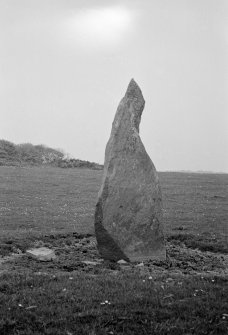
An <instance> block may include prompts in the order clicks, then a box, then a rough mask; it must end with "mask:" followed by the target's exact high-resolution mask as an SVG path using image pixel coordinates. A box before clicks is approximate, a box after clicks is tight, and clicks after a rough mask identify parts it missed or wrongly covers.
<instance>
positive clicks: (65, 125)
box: [0, 0, 228, 172]
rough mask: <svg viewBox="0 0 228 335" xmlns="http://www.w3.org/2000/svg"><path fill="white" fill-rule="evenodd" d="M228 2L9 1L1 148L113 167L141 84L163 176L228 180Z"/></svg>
mask: <svg viewBox="0 0 228 335" xmlns="http://www.w3.org/2000/svg"><path fill="white" fill-rule="evenodd" d="M227 18H228V1H227V0H224V1H223V0H162V1H161V0H121V1H118V0H105V1H102V0H86V1H82V0H20V1H19V0H0V138H3V139H7V140H9V141H12V142H14V143H25V142H26V143H27V142H30V143H33V144H45V145H48V146H51V147H54V148H62V149H63V150H64V151H65V152H67V153H69V154H70V155H71V156H73V157H74V158H80V159H86V160H90V161H95V162H100V163H103V160H104V150H105V146H106V143H107V140H108V138H109V135H110V131H111V124H112V120H113V118H114V115H115V112H116V109H117V106H118V103H119V101H120V100H121V98H122V97H123V95H124V94H125V91H126V88H127V85H128V83H129V81H130V79H131V78H134V79H135V80H136V82H137V83H138V84H139V86H140V87H141V89H142V92H143V95H144V98H145V100H146V105H145V109H144V112H143V115H142V122H141V126H140V134H141V138H142V140H143V142H144V145H145V148H146V150H147V152H148V154H149V155H150V157H151V159H152V161H153V162H154V164H155V166H156V168H157V169H158V170H160V171H163V170H193V171H196V170H207V171H225V172H228V110H227V107H228V100H227V96H226V95H227V94H226V93H227V89H228V66H227V59H228V55H227V53H228V52H227V51H228V21H227V20H228V19H227Z"/></svg>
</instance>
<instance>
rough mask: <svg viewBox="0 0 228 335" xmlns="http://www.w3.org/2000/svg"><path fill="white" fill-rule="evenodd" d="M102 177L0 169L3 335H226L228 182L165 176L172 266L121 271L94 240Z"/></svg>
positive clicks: (94, 173) (169, 262)
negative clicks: (34, 249)
mask: <svg viewBox="0 0 228 335" xmlns="http://www.w3.org/2000/svg"><path fill="white" fill-rule="evenodd" d="M101 175H102V172H100V171H92V170H77V169H72V170H71V169H69V170H65V169H55V168H32V169H31V168H26V169H23V168H10V167H8V168H7V167H0V231H1V237H0V255H2V256H3V257H2V258H0V301H1V309H0V334H1V335H2V334H3V335H6V334H7V335H8V334H12V335H14V334H15V335H16V334H17V335H22V334H23V335H25V334H53V335H54V334H61V335H62V334H66V335H73V334H74V335H75V334H89V335H95V334H96V335H97V334H185V335H187V334H188V335H190V334H196V335H198V334H202V335H203V334H213V335H216V334H227V333H228V301H227V296H228V244H227V217H228V206H227V205H228V203H227V202H228V200H227V194H226V193H227V186H228V185H227V184H228V176H227V175H213V174H210V175H207V174H188V173H160V175H159V176H160V181H161V185H162V190H163V202H164V224H165V233H166V239H167V254H168V258H167V261H166V262H155V261H154V262H152V261H150V262H146V263H144V264H143V265H142V264H137V263H135V264H134V263H133V264H128V265H122V266H120V265H117V264H112V263H106V262H102V260H101V259H100V257H99V255H98V253H97V250H96V244H95V239H94V236H93V212H94V206H95V202H96V196H97V191H98V189H99V185H100V181H101ZM31 246H46V247H50V248H52V249H54V250H55V253H56V255H57V258H56V259H55V260H54V261H51V262H39V261H36V260H33V259H30V258H28V257H27V255H26V254H25V253H24V252H25V251H26V249H27V248H29V247H31ZM88 261H89V262H92V263H88Z"/></svg>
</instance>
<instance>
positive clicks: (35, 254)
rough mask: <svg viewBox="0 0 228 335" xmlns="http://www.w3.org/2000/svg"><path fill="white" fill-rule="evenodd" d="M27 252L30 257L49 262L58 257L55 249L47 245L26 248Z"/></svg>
mask: <svg viewBox="0 0 228 335" xmlns="http://www.w3.org/2000/svg"><path fill="white" fill-rule="evenodd" d="M26 254H27V255H28V256H29V257H32V258H34V259H37V260H39V261H43V262H48V261H51V260H53V259H55V258H56V255H55V252H54V250H51V249H49V248H45V247H41V248H34V249H29V250H26Z"/></svg>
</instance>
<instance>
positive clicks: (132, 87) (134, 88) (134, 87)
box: [126, 78, 143, 99]
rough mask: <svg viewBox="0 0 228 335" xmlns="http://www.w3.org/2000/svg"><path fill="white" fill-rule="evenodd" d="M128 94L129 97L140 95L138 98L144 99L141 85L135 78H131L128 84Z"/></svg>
mask: <svg viewBox="0 0 228 335" xmlns="http://www.w3.org/2000/svg"><path fill="white" fill-rule="evenodd" d="M126 96H127V97H128V98H131V97H132V98H134V97H138V98H142V99H143V95H142V91H141V89H140V87H139V85H138V84H137V83H136V81H135V80H134V78H132V79H131V81H130V83H129V85H128V88H127V91H126Z"/></svg>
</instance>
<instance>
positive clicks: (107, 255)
mask: <svg viewBox="0 0 228 335" xmlns="http://www.w3.org/2000/svg"><path fill="white" fill-rule="evenodd" d="M144 104H145V101H144V98H143V95H142V92H141V90H140V88H139V86H138V85H137V84H136V82H135V81H134V80H133V79H132V80H131V82H130V84H129V86H128V89H127V92H126V94H125V96H124V98H123V99H122V100H121V102H120V104H119V106H118V109H117V112H116V115H115V118H114V121H113V124H112V131H111V136H110V139H109V141H108V143H107V146H106V151H105V164H104V175H103V180H102V185H101V189H100V192H99V195H98V202H97V205H96V212H95V233H96V238H97V247H98V250H99V252H100V254H101V256H102V257H103V258H104V259H107V260H111V261H118V260H121V259H123V260H125V261H129V260H130V261H143V260H146V259H159V260H161V259H165V257H166V250H165V245H164V235H163V229H162V221H161V220H162V200H161V190H160V186H159V181H158V175H157V172H156V170H155V167H154V165H153V163H152V161H151V159H150V157H149V156H148V154H147V152H146V150H145V148H144V145H143V143H142V141H141V139H140V136H139V124H140V120H141V114H142V111H143V108H144Z"/></svg>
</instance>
